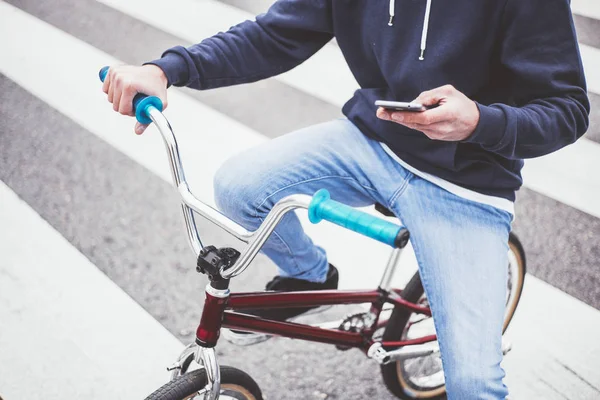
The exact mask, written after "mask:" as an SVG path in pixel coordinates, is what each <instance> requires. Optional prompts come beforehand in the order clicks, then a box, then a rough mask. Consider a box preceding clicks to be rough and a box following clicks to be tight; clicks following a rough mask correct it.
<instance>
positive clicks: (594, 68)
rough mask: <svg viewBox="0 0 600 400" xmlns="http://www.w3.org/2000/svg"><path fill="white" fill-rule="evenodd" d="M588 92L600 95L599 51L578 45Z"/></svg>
mask: <svg viewBox="0 0 600 400" xmlns="http://www.w3.org/2000/svg"><path fill="white" fill-rule="evenodd" d="M579 49H580V51H581V58H582V60H583V68H584V69H585V78H586V81H587V86H588V91H590V92H592V93H597V94H600V49H597V48H595V47H591V46H588V45H585V44H580V45H579Z"/></svg>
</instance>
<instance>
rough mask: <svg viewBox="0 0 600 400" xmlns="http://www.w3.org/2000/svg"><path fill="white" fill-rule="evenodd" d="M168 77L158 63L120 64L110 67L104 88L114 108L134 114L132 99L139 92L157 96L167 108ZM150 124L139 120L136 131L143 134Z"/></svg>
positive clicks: (124, 113)
mask: <svg viewBox="0 0 600 400" xmlns="http://www.w3.org/2000/svg"><path fill="white" fill-rule="evenodd" d="M167 83H168V81H167V77H166V75H165V73H164V72H163V70H162V69H160V68H159V67H157V66H156V65H144V66H142V67H136V66H131V65H120V66H113V67H110V69H109V70H108V75H107V76H106V79H105V80H104V85H103V86H102V90H103V91H104V93H106V94H108V101H109V102H111V103H112V105H113V109H114V110H115V111H117V112H119V113H121V114H123V115H129V116H134V115H135V114H134V111H133V107H132V101H133V98H134V96H135V95H136V94H137V93H144V94H146V95H148V96H156V97H158V98H159V99H161V100H162V102H163V106H164V108H167ZM147 127H148V125H143V124H140V123H139V122H137V123H136V124H135V133H136V134H138V135H141V134H142V133H144V130H146V128H147Z"/></svg>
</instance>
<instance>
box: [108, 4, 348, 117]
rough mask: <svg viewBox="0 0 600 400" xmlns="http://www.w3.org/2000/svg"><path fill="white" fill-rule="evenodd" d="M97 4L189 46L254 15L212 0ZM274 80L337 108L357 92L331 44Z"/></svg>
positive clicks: (252, 17)
mask: <svg viewBox="0 0 600 400" xmlns="http://www.w3.org/2000/svg"><path fill="white" fill-rule="evenodd" d="M98 1H99V2H101V3H104V4H106V5H108V6H110V7H112V8H114V9H116V10H119V11H121V12H123V13H125V14H128V15H130V16H132V17H134V18H137V19H139V20H141V21H144V22H145V23H147V24H149V25H152V26H154V27H156V28H159V29H161V30H163V31H164V32H168V33H170V34H172V35H175V36H177V37H180V38H182V39H184V40H186V41H189V42H191V43H197V42H200V41H201V40H202V39H204V38H207V37H209V36H212V35H214V34H215V33H217V32H219V31H226V30H227V29H229V27H231V26H233V25H236V24H238V23H240V22H242V21H245V20H248V19H250V20H253V19H254V15H253V14H250V13H248V12H245V11H242V10H240V9H238V8H235V7H232V6H229V5H227V4H224V3H220V2H218V1H214V0H201V1H198V0H172V1H162V0H128V1H121V0H98ZM181 10H185V12H181ZM158 56H160V55H159V54H157V55H156V57H158ZM275 79H277V80H280V81H282V82H285V83H286V84H287V85H289V86H292V87H294V88H297V89H299V90H302V91H305V92H306V93H308V94H310V95H311V96H315V97H318V98H320V99H322V100H324V101H327V102H329V103H331V104H335V105H337V106H339V107H342V105H344V103H345V102H346V101H348V99H350V97H352V94H353V93H354V91H355V90H356V89H358V84H357V83H356V80H355V79H354V77H353V75H352V73H351V72H350V69H349V68H348V66H347V65H346V62H345V61H344V58H343V56H342V53H341V51H340V49H339V48H338V47H337V46H334V45H327V46H325V47H323V48H322V49H321V50H320V51H319V52H317V54H315V55H314V56H313V57H311V58H310V59H309V60H308V61H306V62H304V63H303V64H301V65H300V66H298V67H297V68H295V69H293V70H292V71H289V72H287V73H285V74H282V75H280V76H278V77H276V78H275Z"/></svg>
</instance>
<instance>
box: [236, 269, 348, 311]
mask: <svg viewBox="0 0 600 400" xmlns="http://www.w3.org/2000/svg"><path fill="white" fill-rule="evenodd" d="M338 280H339V274H338V270H337V268H336V267H334V266H333V265H331V264H329V271H327V280H325V282H323V283H318V282H310V281H305V280H303V279H296V278H286V277H283V276H276V277H275V278H273V279H272V280H271V281H270V282H269V283H267V286H266V290H271V291H276V292H303V291H307V290H333V289H337V287H338ZM318 307H319V306H314V307H302V308H297V307H296V308H272V309H266V310H265V309H256V310H241V311H240V312H242V313H244V314H250V315H256V316H257V317H261V318H266V319H274V320H277V321H285V320H286V319H290V318H294V317H297V316H298V315H300V314H304V313H306V312H308V311H310V310H312V309H314V308H318Z"/></svg>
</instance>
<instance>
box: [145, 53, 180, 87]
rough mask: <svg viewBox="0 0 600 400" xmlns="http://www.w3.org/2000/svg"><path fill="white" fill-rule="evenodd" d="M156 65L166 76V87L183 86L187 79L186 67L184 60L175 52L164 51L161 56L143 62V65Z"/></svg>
mask: <svg viewBox="0 0 600 400" xmlns="http://www.w3.org/2000/svg"><path fill="white" fill-rule="evenodd" d="M148 64H151V65H156V66H157V67H159V68H160V69H162V70H163V72H164V73H165V75H166V76H167V81H168V85H167V87H169V86H171V85H173V86H185V85H186V84H187V80H188V67H187V63H186V60H185V59H184V58H183V57H181V56H180V55H179V54H177V53H173V52H169V51H167V52H165V53H164V54H163V56H162V57H161V58H159V59H158V60H154V61H149V62H147V63H144V65H148Z"/></svg>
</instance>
